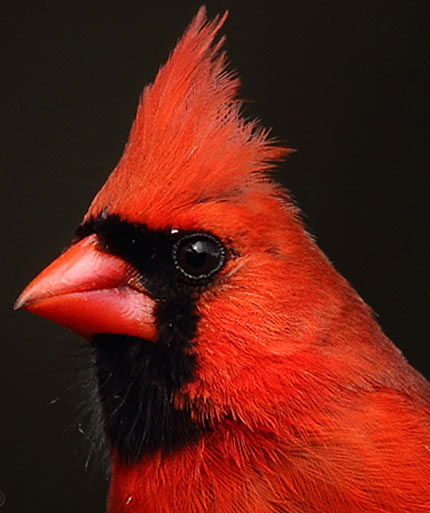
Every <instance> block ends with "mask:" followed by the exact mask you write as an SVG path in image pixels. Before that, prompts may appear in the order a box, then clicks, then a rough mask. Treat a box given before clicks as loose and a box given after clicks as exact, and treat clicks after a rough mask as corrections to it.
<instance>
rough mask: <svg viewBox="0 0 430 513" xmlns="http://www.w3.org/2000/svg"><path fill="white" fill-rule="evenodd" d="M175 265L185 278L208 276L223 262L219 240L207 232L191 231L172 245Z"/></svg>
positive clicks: (196, 278)
mask: <svg viewBox="0 0 430 513" xmlns="http://www.w3.org/2000/svg"><path fill="white" fill-rule="evenodd" d="M173 260H174V262H175V267H176V268H177V269H179V271H181V273H182V274H183V275H185V276H186V277H187V278H191V279H193V280H201V279H205V278H209V276H212V274H214V273H216V272H217V271H219V270H220V269H221V267H222V266H223V264H224V262H225V249H224V246H223V245H222V244H221V242H220V241H219V240H218V239H216V238H215V237H213V236H212V235H208V234H207V233H193V234H191V235H186V236H185V237H182V238H181V239H179V240H178V241H177V242H176V243H175V245H174V247H173Z"/></svg>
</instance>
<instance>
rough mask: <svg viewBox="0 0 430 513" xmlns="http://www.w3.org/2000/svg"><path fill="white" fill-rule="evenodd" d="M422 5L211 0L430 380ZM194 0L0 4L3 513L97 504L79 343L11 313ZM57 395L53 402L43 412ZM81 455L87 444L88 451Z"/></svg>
mask: <svg viewBox="0 0 430 513" xmlns="http://www.w3.org/2000/svg"><path fill="white" fill-rule="evenodd" d="M427 4H428V2H427V1H426V0H423V1H421V2H417V1H413V0H409V1H408V2H401V3H400V2H399V3H397V4H396V3H394V2H392V1H388V0H387V1H378V0H376V1H374V2H366V1H364V2H363V1H360V2H345V1H344V0H332V1H330V0H329V1H318V0H309V1H294V2H292V1H291V2H290V1H285V2H278V3H275V2H272V1H265V2H254V3H253V2H251V1H249V0H248V1H243V2H241V1H236V0H231V1H230V2H221V1H220V2H217V1H208V2H207V6H208V10H209V14H210V15H211V16H213V15H215V14H216V13H217V12H220V11H221V12H222V11H224V10H225V9H226V8H229V9H230V16H229V19H228V21H227V23H226V25H225V28H224V30H223V32H224V33H226V34H227V36H228V38H227V42H226V47H227V50H228V52H229V56H230V60H231V62H232V64H233V66H234V67H235V68H238V69H239V71H240V76H241V78H242V81H243V88H242V97H243V98H245V99H247V100H250V101H249V103H248V104H247V112H248V114H249V115H250V116H251V117H254V116H258V117H259V118H260V119H262V120H263V123H264V124H265V125H266V126H272V127H273V133H274V134H275V135H276V136H278V137H279V138H280V139H281V141H282V142H285V143H288V144H290V145H291V146H292V147H294V148H297V149H298V153H297V154H296V155H294V156H293V157H291V158H289V160H288V162H287V163H285V164H284V165H282V166H281V169H280V171H281V172H280V179H281V180H282V182H283V183H285V184H286V185H287V187H288V188H289V189H290V190H291V192H292V194H293V196H294V197H295V198H296V199H297V201H298V204H299V205H300V206H301V208H302V209H303V211H304V212H305V219H306V223H307V225H308V226H309V228H310V230H311V231H312V233H313V234H315V235H316V237H317V239H318V242H319V244H320V246H321V247H322V249H323V250H324V251H325V253H326V254H327V255H328V256H329V258H330V259H331V261H332V262H333V263H334V265H335V267H336V268H337V269H338V270H339V271H340V272H341V273H342V274H343V275H344V276H346V278H348V280H349V281H350V282H351V283H352V284H353V285H354V287H355V288H356V289H357V290H358V292H359V293H360V295H361V296H362V297H363V298H364V299H365V301H366V302H368V303H369V304H370V305H371V306H372V307H373V309H374V310H375V311H376V312H377V314H378V315H379V321H380V323H381V325H382V327H383V329H384V330H385V332H386V333H387V334H388V335H389V336H390V338H392V339H393V341H394V342H395V343H396V344H397V345H398V346H399V347H400V348H401V350H402V351H403V352H404V353H405V355H406V356H407V358H408V359H409V361H410V362H411V363H412V364H413V365H414V366H415V367H417V368H418V369H419V370H420V371H421V372H423V373H424V374H425V375H427V376H430V363H429V358H428V356H429V346H428V341H429V338H428V329H429V317H428V313H427V312H428V305H429V293H428V288H429V275H428V272H427V267H428V243H427V237H428V235H427V233H428V215H427V211H428V203H429V202H428V178H427V174H428V172H429V170H430V169H429V165H428V164H429V159H428V152H429V149H428V135H429V134H428V130H427V129H428V119H429V95H428V92H429V67H428V58H429V38H428V37H427V31H428V26H429V23H428V16H427V14H428V13H427V12H426V11H427V9H428V7H427ZM199 5H200V2H198V1H197V2H194V1H190V2H177V1H159V2H158V3H157V5H153V4H148V3H146V2H144V1H139V2H137V1H130V0H127V1H125V0H123V1H121V2H120V1H117V2H113V1H111V2H107V1H103V2H102V1H95V2H88V3H87V4H84V3H82V4H80V3H79V2H61V1H60V2H59V1H58V0H57V1H54V0H51V1H35V2H32V3H31V4H30V3H28V4H23V3H20V2H15V3H12V2H9V3H8V2H3V3H2V9H1V15H2V25H3V26H2V29H1V36H0V37H1V51H2V61H1V72H2V79H1V83H0V87H1V93H2V97H1V98H2V116H1V117H2V128H3V133H2V142H3V144H2V151H1V153H0V159H1V162H0V164H1V167H0V169H1V173H2V187H1V190H2V193H3V195H2V200H1V207H2V208H3V212H2V215H1V220H2V222H3V228H2V244H3V247H2V251H1V253H0V254H1V257H2V259H3V261H2V276H3V280H2V281H3V284H2V287H1V292H2V301H3V303H2V309H1V313H2V329H3V335H2V348H1V376H2V380H1V388H0V394H1V399H0V401H1V402H0V404H1V419H2V423H1V433H0V436H1V444H0V490H2V491H3V492H4V493H5V494H6V503H5V505H4V506H3V507H2V508H1V509H2V511H5V513H6V512H14V513H15V512H17V513H18V512H19V513H21V512H24V511H29V512H31V513H37V512H44V513H46V512H47V511H61V512H64V513H67V512H76V511H84V512H86V511H88V512H91V513H98V512H102V511H104V494H105V488H106V486H107V484H106V482H105V481H103V479H101V477H100V471H99V469H98V468H97V466H96V467H95V468H94V465H92V464H90V468H94V471H90V470H89V471H88V472H85V470H84V464H85V458H86V449H85V444H82V442H83V441H84V438H85V437H84V435H82V434H81V433H80V432H79V428H78V425H77V421H76V416H75V412H74V410H75V407H76V402H77V401H78V399H77V397H78V396H77V395H76V393H74V392H71V393H69V388H71V387H72V384H73V383H74V382H75V381H76V376H75V373H76V368H77V366H76V364H75V361H74V358H73V356H72V355H73V353H74V349H73V348H74V347H75V346H76V345H77V341H76V338H75V337H74V336H73V335H71V334H69V333H67V332H66V331H65V330H64V329H63V328H61V327H59V326H56V325H54V324H51V323H49V322H47V321H44V320H42V319H39V318H37V317H35V316H31V315H29V314H27V313H25V312H12V311H11V308H12V304H13V301H14V299H15V298H16V296H17V295H18V293H19V292H20V290H21V289H22V288H23V287H24V286H25V284H26V283H27V282H28V281H29V280H30V279H31V278H32V277H33V276H34V275H35V274H36V273H37V272H38V271H39V270H41V269H42V268H43V267H44V266H45V265H46V264H47V263H48V262H50V261H51V260H52V259H53V258H54V257H55V256H56V255H57V254H58V252H59V251H60V250H61V249H62V248H63V247H65V246H66V245H67V243H68V241H69V238H70V236H71V233H72V231H73V229H74V228H75V226H76V225H77V224H78V222H79V221H80V219H81V216H82V214H83V213H84V211H85V210H86V207H87V206H88V204H89V202H90V200H91V199H92V196H93V195H94V194H95V192H96V191H97V190H98V188H99V187H100V186H101V184H102V183H103V181H104V180H105V178H106V176H107V174H108V172H109V171H110V170H111V169H112V168H113V167H114V165H115V164H116V162H117V160H118V159H119V157H120V155H121V152H122V149H123V146H124V144H125V141H126V137H127V134H128V130H129V127H130V124H131V121H132V119H133V116H134V111H135V108H136V102H137V98H138V96H139V93H140V91H141V89H142V87H143V85H144V84H145V83H147V82H149V81H152V79H153V77H154V75H155V72H156V70H157V68H158V66H159V65H160V64H161V63H162V62H164V61H165V60H166V58H167V56H168V53H169V51H170V50H171V49H172V48H173V46H174V44H175V42H176V40H177V38H178V37H179V36H180V34H181V33H182V31H183V29H184V28H185V26H186V25H187V24H188V22H189V21H190V20H191V18H192V16H193V15H194V14H195V12H196V11H197V8H198V6H199ZM51 401H54V404H51V405H49V403H50V402H51ZM83 447H84V448H83Z"/></svg>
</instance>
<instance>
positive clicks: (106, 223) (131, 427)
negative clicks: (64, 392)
mask: <svg viewBox="0 0 430 513" xmlns="http://www.w3.org/2000/svg"><path fill="white" fill-rule="evenodd" d="M92 233H95V234H97V235H98V238H99V239H100V242H101V243H102V245H103V250H104V251H106V252H108V253H111V254H115V255H117V256H119V257H121V258H123V259H124V260H125V261H127V262H128V263H130V264H132V265H133V266H134V268H135V269H136V270H137V271H138V272H139V275H140V277H141V280H142V285H143V286H144V287H145V289H146V290H147V291H148V292H149V293H150V294H151V295H152V297H153V298H154V299H155V300H156V302H157V307H156V311H155V317H156V323H157V330H158V334H159V336H158V340H157V341H156V342H150V341H147V340H142V339H139V338H134V337H130V336H123V335H112V334H108V333H107V334H99V335H96V336H94V337H93V339H92V349H93V362H94V365H93V372H94V373H95V377H96V381H97V383H98V398H99V400H100V403H101V407H102V411H103V417H104V426H103V428H104V432H105V434H106V437H107V440H108V442H109V445H110V447H111V448H112V449H113V450H115V452H116V454H117V455H118V457H119V458H120V459H121V460H123V461H126V462H135V461H137V460H139V459H140V458H141V457H142V456H143V455H144V454H147V453H148V452H153V451H156V450H158V449H161V450H162V451H164V452H166V451H167V452H169V451H171V450H173V449H175V448H178V447H181V446H184V445H186V444H188V443H191V442H193V441H195V440H196V439H198V438H199V436H201V435H202V434H203V433H204V432H205V431H206V430H207V429H208V426H207V423H206V422H205V421H204V420H203V421H202V422H201V423H199V424H197V423H196V422H195V421H193V420H192V418H191V414H190V411H189V410H187V409H185V410H182V409H181V410H178V409H177V408H176V407H175V405H174V404H173V394H174V392H175V391H177V390H179V389H180V388H181V387H182V386H183V385H184V384H186V383H188V382H190V381H192V379H193V374H194V369H195V355H194V353H193V346H192V340H193V338H194V336H195V333H196V328H197V323H198V316H197V314H196V309H195V302H196V300H197V298H198V296H199V294H200V292H201V290H202V289H203V287H205V286H207V283H203V284H202V283H199V285H198V286H196V284H191V283H188V282H187V281H186V280H184V278H183V276H181V275H180V273H179V272H178V270H177V269H175V266H174V262H173V259H172V248H173V246H174V244H175V242H176V241H177V240H178V238H179V237H181V236H183V235H184V234H187V232H178V231H177V230H164V231H162V230H157V231H154V230H149V229H148V228H146V227H145V226H144V225H137V224H132V223H129V222H126V221H123V220H121V219H120V218H119V216H116V215H108V216H107V215H101V216H99V217H97V218H96V219H92V220H90V221H88V222H86V223H85V224H83V225H81V226H80V227H79V228H78V230H77V232H76V240H79V239H82V238H84V237H86V236H87V235H90V234H92ZM202 418H203V417H202Z"/></svg>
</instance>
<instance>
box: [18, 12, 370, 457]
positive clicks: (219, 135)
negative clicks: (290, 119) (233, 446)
mask: <svg viewBox="0 0 430 513" xmlns="http://www.w3.org/2000/svg"><path fill="white" fill-rule="evenodd" d="M224 20H225V16H223V17H222V18H215V19H214V20H213V21H210V22H208V21H207V20H206V15H205V11H204V9H203V8H202V9H200V11H199V12H198V14H197V16H196V17H195V19H194V20H193V21H192V23H191V24H190V26H189V27H188V29H187V31H186V32H185V34H184V35H183V37H182V38H181V39H180V40H179V42H178V44H177V46H176V48H175V49H174V51H173V52H172V54H171V55H170V57H169V59H168V61H167V63H166V64H165V65H164V66H163V67H162V68H161V69H160V71H159V72H158V74H157V76H156V78H155V81H154V83H153V84H152V85H150V86H148V87H146V88H145V89H144V92H143V95H142V98H141V101H140V103H139V106H138V110H137V115H136V119H135V121H134V124H133V126H132V129H131V133H130V137H129V141H128V143H127V146H126V148H125V151H124V154H123V156H122V158H121V160H120V162H119V163H118V165H117V167H116V168H115V169H114V171H113V172H112V173H111V175H110V176H109V178H108V179H107V181H106V183H105V185H104V186H103V187H102V189H101V190H100V191H99V192H98V194H97V195H96V197H95V199H94V200H93V202H92V204H91V206H90V208H89V210H88V212H87V213H86V215H85V217H84V219H83V221H82V223H81V225H80V226H79V227H78V229H77V231H76V235H75V239H74V240H73V242H72V245H71V246H70V248H69V249H68V250H66V251H65V252H64V253H63V254H62V255H61V256H60V257H59V258H58V259H57V260H55V261H54V262H53V263H52V264H51V265H49V266H48V267H47V268H46V269H45V270H44V271H43V272H42V273H41V274H40V275H39V276H37V277H36V278H35V280H33V282H31V283H30V285H28V287H27V288H26V289H25V290H24V292H23V293H22V294H21V296H20V298H19V299H18V301H17V307H23V308H25V309H27V310H29V311H30V312H33V313H35V314H38V315H40V316H42V317H46V318H48V319H50V320H53V321H55V322H58V323H60V324H62V325H64V326H66V327H67V328H69V329H71V330H73V331H75V332H76V333H78V334H80V335H82V336H83V337H85V338H87V339H88V340H89V343H90V344H91V347H92V348H93V351H94V361H95V373H96V376H97V380H98V396H99V399H100V402H101V405H102V409H103V413H104V419H105V420H104V430H105V433H106V436H107V439H108V441H109V445H110V447H111V449H112V451H113V452H114V453H115V455H116V456H117V457H118V458H119V459H121V460H123V461H126V462H134V461H137V460H138V459H139V458H141V457H142V456H143V455H145V454H147V453H148V452H154V451H157V450H165V451H169V450H172V449H173V448H175V447H181V446H183V445H185V444H187V443H189V442H190V440H194V439H198V438H199V437H200V436H201V435H202V433H205V432H207V431H209V430H213V429H214V428H215V426H216V425H219V424H222V423H223V422H233V421H236V420H240V421H241V422H243V423H244V424H246V425H248V426H252V425H255V424H258V423H259V422H260V423H265V424H266V425H269V424H270V418H271V417H270V411H271V409H273V411H274V410H275V409H277V408H279V401H280V400H281V397H282V398H285V393H283V394H280V393H279V389H280V387H283V389H284V390H285V387H287V388H288V387H289V388H288V390H290V391H291V393H290V397H291V398H293V397H296V399H297V401H300V400H301V397H302V394H301V390H300V386H299V384H300V383H301V381H300V379H298V378H297V376H299V375H300V373H302V370H301V365H302V363H303V360H304V359H305V358H306V359H307V362H308V363H309V360H310V358H311V357H310V353H309V351H308V348H309V347H313V346H315V345H316V344H318V343H321V344H322V343H323V342H322V341H323V340H324V336H325V334H326V332H327V329H328V326H329V324H330V319H332V318H333V317H334V316H335V315H336V312H337V311H338V310H339V309H340V308H341V300H340V292H339V290H341V289H342V290H343V291H345V290H347V291H349V288H348V286H347V285H346V283H345V282H344V281H343V279H342V278H341V277H340V276H339V275H337V274H336V273H335V271H334V270H333V269H332V267H331V266H330V264H329V263H328V261H327V260H326V259H325V257H324V255H323V254H322V253H321V252H320V251H319V250H318V248H317V247H316V246H315V244H314V242H313V241H312V239H311V238H310V237H309V236H308V235H307V233H306V231H305V229H304V227H303V224H302V222H301V220H300V217H299V215H298V209H297V208H296V207H295V205H294V204H293V203H292V201H291V200H290V198H289V196H288V194H287V192H286V191H284V190H283V189H281V188H280V186H278V185H276V184H275V183H274V182H273V180H272V179H271V177H270V174H269V171H270V169H271V168H272V166H273V165H274V163H275V162H276V161H278V160H280V159H281V158H283V157H284V156H285V155H286V154H287V153H288V152H289V151H291V150H288V149H285V148H282V147H280V146H278V145H276V144H275V142H274V141H273V140H271V139H270V138H269V136H268V132H267V131H265V130H264V129H262V128H260V127H259V125H258V123H256V122H254V121H249V120H246V119H245V118H244V116H243V115H242V112H241V102H240V100H239V99H238V97H237V91H238V87H239V85H240V84H239V80H238V78H237V76H236V75H235V74H234V73H232V72H230V71H228V70H227V69H226V59H225V54H224V53H223V52H222V50H221V47H222V42H223V40H222V39H221V40H218V41H216V37H217V34H218V31H219V29H220V27H221V26H222V24H223V23H224ZM348 294H349V292H348ZM351 297H352V294H351ZM354 297H355V296H354ZM351 302H355V303H357V304H358V303H359V300H358V299H351ZM360 304H361V303H360ZM360 308H361V307H360ZM293 356H294V358H293ZM315 368H318V364H317V363H316V364H315V366H314V369H315ZM302 374H303V373H302ZM319 394H321V391H319ZM244 398H246V400H244ZM282 400H284V399H282ZM262 412H264V415H263V414H262Z"/></svg>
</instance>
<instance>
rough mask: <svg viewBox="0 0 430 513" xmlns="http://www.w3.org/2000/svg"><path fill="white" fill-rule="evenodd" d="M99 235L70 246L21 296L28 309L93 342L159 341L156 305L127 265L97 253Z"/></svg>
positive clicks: (20, 302)
mask: <svg viewBox="0 0 430 513" xmlns="http://www.w3.org/2000/svg"><path fill="white" fill-rule="evenodd" d="M97 245H98V239H97V236H96V235H94V234H93V235H89V236H88V237H86V238H85V239H83V240H81V241H80V242H78V243H77V244H74V245H73V246H71V247H70V248H69V249H68V250H67V251H66V252H65V253H63V254H62V255H61V256H60V257H58V258H57V259H56V260H54V262H52V264H51V265H49V266H48V267H47V268H46V269H44V270H43V271H42V272H41V273H40V274H39V275H38V276H37V277H36V278H35V279H34V280H33V281H32V282H31V283H30V284H29V285H28V286H27V287H26V288H25V289H24V291H23V292H22V293H21V295H20V296H19V298H18V299H17V301H16V303H15V309H18V308H25V309H26V310H28V311H30V312H33V313H35V314H37V315H40V316H41V317H45V318H46V319H50V320H51V321H54V322H57V323H58V324H62V325H63V326H65V327H66V328H69V329H70V330H72V331H74V332H75V333H78V334H79V335H82V336H84V337H85V338H89V337H91V336H92V335H95V334H101V333H113V334H121V335H130V336H133V337H139V338H144V339H146V340H152V341H154V340H156V338H157V329H156V326H155V318H154V310H155V306H156V302H155V300H154V299H152V298H151V297H150V296H149V295H148V294H147V293H146V292H145V290H144V289H143V288H142V287H141V286H140V285H139V284H137V280H136V272H135V271H134V269H133V267H132V266H130V265H129V264H127V263H126V262H125V261H124V260H122V259H121V258H119V257H116V256H114V255H109V254H107V253H104V252H102V251H100V250H98V249H97Z"/></svg>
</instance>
